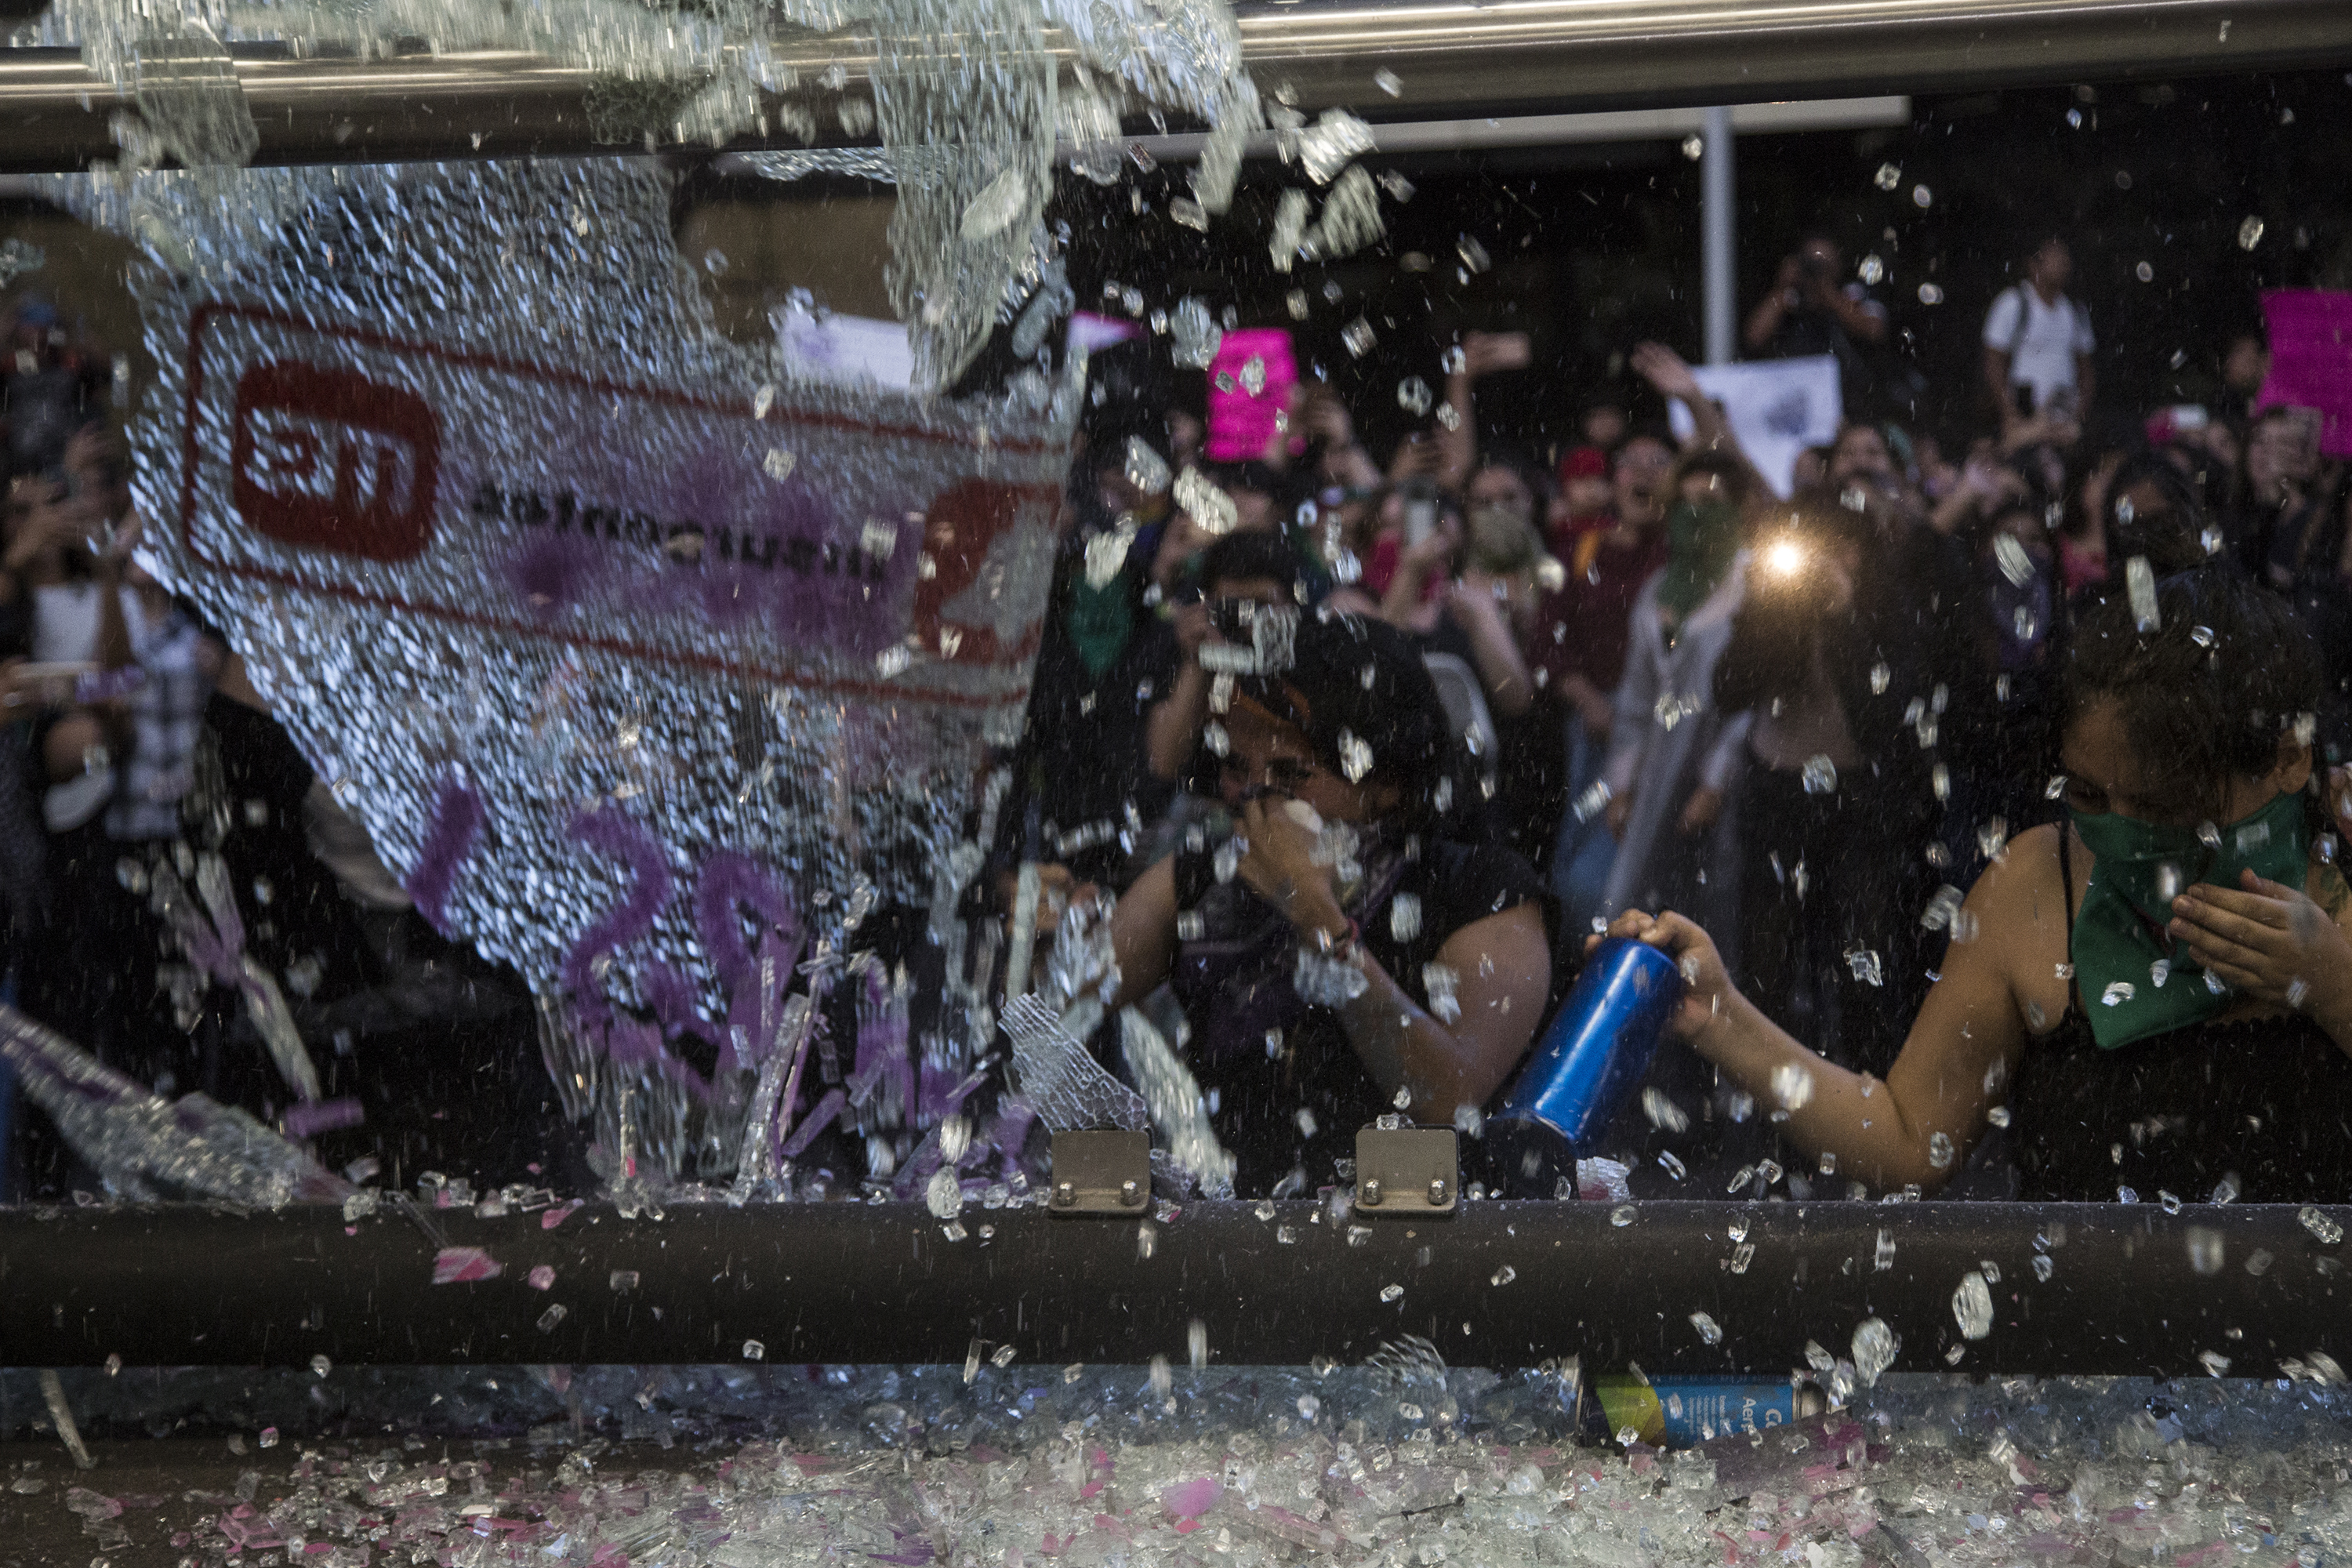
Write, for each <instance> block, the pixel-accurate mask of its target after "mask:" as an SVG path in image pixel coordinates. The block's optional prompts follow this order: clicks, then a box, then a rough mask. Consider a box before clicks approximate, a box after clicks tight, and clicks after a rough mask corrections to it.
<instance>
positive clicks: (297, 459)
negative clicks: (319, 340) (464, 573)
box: [230, 360, 441, 562]
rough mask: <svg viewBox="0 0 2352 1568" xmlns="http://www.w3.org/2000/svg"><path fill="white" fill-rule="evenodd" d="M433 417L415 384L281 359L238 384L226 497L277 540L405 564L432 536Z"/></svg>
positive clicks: (437, 455) (437, 458)
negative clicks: (411, 388) (407, 387)
mask: <svg viewBox="0 0 2352 1568" xmlns="http://www.w3.org/2000/svg"><path fill="white" fill-rule="evenodd" d="M440 465H441V422H440V420H439V419H438V418H436V417H435V416H434V413H433V409H432V406H431V405H428V404H427V403H426V402H425V400H424V399H423V398H421V397H419V396H417V395H415V393H413V392H404V391H402V390H401V389H400V388H398V387H393V386H384V385H383V384H379V383H376V382H373V381H370V380H369V379H368V378H367V377H365V376H363V375H361V374H357V373H356V372H353V371H348V370H322V369H320V368H319V367H318V366H316V365H310V364H303V363H299V362H294V361H286V360H279V361H274V362H272V363H266V364H257V365H255V366H254V367H253V368H252V369H250V370H248V371H247V372H246V373H245V374H244V375H242V376H240V377H239V378H238V380H237V384H236V435H235V437H233V440H232V443H231V450H230V471H231V474H232V476H233V479H232V482H231V492H230V493H231V495H232V496H233V498H234V499H235V500H236V510H237V511H238V513H239V514H240V515H242V516H243V517H244V519H245V520H246V521H247V522H248V523H250V524H252V526H253V527H254V528H255V529H257V530H258V531H260V532H261V533H262V534H264V535H266V536H267V537H268V538H270V539H274V540H276V541H278V542H279V543H281V544H291V545H294V546H295V547H297V548H299V549H303V550H331V551H334V552H338V553H340V554H344V555H357V556H361V557H362V558H364V559H366V560H369V561H384V562H396V561H408V560H413V559H414V558H415V557H416V556H418V555H420V554H422V553H424V551H425V545H426V544H427V543H429V542H431V541H432V538H433V493H434V486H435V483H436V479H438V478H439V473H440Z"/></svg>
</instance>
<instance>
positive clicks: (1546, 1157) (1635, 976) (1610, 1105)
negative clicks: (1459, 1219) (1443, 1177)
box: [1486, 937, 1683, 1197]
mask: <svg viewBox="0 0 2352 1568" xmlns="http://www.w3.org/2000/svg"><path fill="white" fill-rule="evenodd" d="M1682 997H1683V977H1682V975H1681V973H1680V972H1678V971H1677V970H1676V969H1675V961H1674V959H1673V958H1672V957H1671V956H1669V955H1668V954H1667V953H1665V952H1664V951H1662V950H1660V949H1658V948H1655V947H1652V946H1650V945H1649V944H1648V943H1646V942H1633V941H1629V940H1628V939H1626V938H1623V937H1611V938H1610V939H1609V940H1608V941H1606V942H1602V943H1601V945H1600V946H1599V947H1597V948H1595V949H1594V950H1593V952H1592V956H1591V958H1590V959H1588V960H1587V961H1586V962H1585V965H1584V973H1582V974H1580V975H1579V976H1577V981H1576V986H1575V988H1574V989H1573V990H1571V991H1570V993H1569V994H1568V1000H1567V1001H1565V1002H1563V1003H1561V1004H1560V1008H1559V1016H1557V1017H1555V1018H1554V1019H1553V1020H1552V1023H1551V1027H1550V1028H1549V1029H1548V1030H1546V1031H1545V1032H1544V1036H1543V1038H1542V1039H1541V1040H1540V1041H1538V1044H1537V1046H1536V1049H1535V1054H1534V1055H1533V1056H1532V1057H1530V1058H1528V1065H1527V1067H1526V1068H1524V1069H1522V1070H1521V1072H1520V1073H1519V1077H1518V1080H1517V1082H1516V1083H1514V1084H1513V1085H1512V1086H1511V1088H1510V1091H1509V1092H1508V1093H1507V1095H1505V1096H1504V1099H1503V1105H1502V1108H1501V1109H1500V1110H1497V1111H1496V1112H1495V1113H1494V1114H1493V1115H1492V1116H1489V1117H1488V1118H1487V1119H1486V1142H1487V1145H1488V1148H1489V1150H1490V1151H1491V1152H1492V1156H1493V1160H1494V1169H1495V1173H1496V1178H1497V1179H1498V1181H1499V1182H1500V1183H1501V1184H1503V1185H1504V1186H1505V1187H1506V1188H1507V1190H1508V1191H1509V1192H1511V1193H1513V1194H1516V1195H1517V1196H1521V1197H1550V1196H1553V1195H1555V1193H1556V1191H1557V1189H1558V1184H1559V1182H1561V1181H1563V1180H1565V1181H1567V1182H1569V1183H1570V1184H1573V1182H1574V1180H1575V1176H1576V1162H1577V1160H1578V1159H1579V1158H1580V1157H1581V1156H1589V1155H1590V1154H1591V1153H1592V1152H1593V1149H1592V1144H1593V1142H1594V1141H1595V1140H1596V1139H1598V1138H1599V1137H1600V1136H1601V1131H1602V1129H1604V1128H1606V1127H1607V1126H1608V1125H1609V1121H1610V1118H1612V1116H1614V1115H1615V1114H1616V1113H1617V1108H1618V1107H1619V1106H1620V1105H1622V1104H1623V1103H1624V1100H1625V1097H1626V1096H1627V1095H1628V1094H1630V1093H1632V1092H1633V1089H1634V1086H1636V1085H1637V1084H1639V1083H1640V1082H1641V1081H1642V1079H1643V1077H1644V1076H1645V1075H1647V1073H1648V1072H1649V1070H1650V1063H1651V1061H1652V1060H1653V1059H1654V1058H1656V1056H1657V1054H1658V1044H1659V1042H1660V1041H1661V1040H1663V1039H1664V1038H1665V1034H1666V1025H1667V1022H1668V1020H1670V1019H1671V1018H1673V1016H1674V1015H1675V1008H1676V1007H1677V1006H1679V1005H1681V1003H1682ZM1571 1190H1572V1187H1571Z"/></svg>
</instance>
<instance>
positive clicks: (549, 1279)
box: [523, 1263, 555, 1290]
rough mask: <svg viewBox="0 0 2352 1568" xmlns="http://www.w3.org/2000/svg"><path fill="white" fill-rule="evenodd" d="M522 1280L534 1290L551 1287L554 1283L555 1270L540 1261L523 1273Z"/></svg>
mask: <svg viewBox="0 0 2352 1568" xmlns="http://www.w3.org/2000/svg"><path fill="white" fill-rule="evenodd" d="M523 1280H524V1282H525V1283H527V1284H528V1285H530V1288H531V1289H534V1290H546V1289H552V1288H553V1287H554V1284H555V1270H554V1269H553V1268H550V1267H549V1266H548V1265H546V1264H544V1263H542V1264H541V1265H540V1266H539V1267H538V1268H534V1269H532V1270H531V1271H530V1273H528V1274H526V1275H524V1276H523Z"/></svg>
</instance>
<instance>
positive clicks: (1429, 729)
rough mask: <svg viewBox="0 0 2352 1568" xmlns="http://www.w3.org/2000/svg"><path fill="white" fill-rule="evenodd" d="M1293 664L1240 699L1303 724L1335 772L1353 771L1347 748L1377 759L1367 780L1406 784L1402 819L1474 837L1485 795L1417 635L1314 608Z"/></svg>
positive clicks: (1254, 683)
mask: <svg viewBox="0 0 2352 1568" xmlns="http://www.w3.org/2000/svg"><path fill="white" fill-rule="evenodd" d="M1291 657H1292V663H1291V666H1290V668H1287V669H1286V670H1284V671H1282V672H1281V673H1280V674H1276V675H1245V676H1243V677H1242V678H1241V679H1240V680H1239V682H1238V684H1237V687H1236V690H1237V693H1238V694H1239V695H1242V696H1245V697H1247V698H1249V699H1250V700H1252V701H1254V702H1255V703H1257V704H1258V705H1259V706H1261V707H1263V708H1265V710H1268V711H1269V712H1271V713H1273V714H1274V715H1275V716H1276V718H1278V719H1281V720H1283V721H1285V722H1286V723H1290V724H1292V725H1294V726H1296V727H1297V730H1298V731H1299V732H1300V733H1301V734H1303V735H1305V736H1306V737H1307V744H1308V746H1310V747H1311V748H1313V750H1314V752H1315V755H1316V757H1317V759H1318V760H1319V761H1320V762H1321V763H1323V765H1324V766H1326V767H1328V768H1330V769H1331V770H1332V771H1334V772H1336V773H1347V772H1348V770H1349V757H1348V755H1347V752H1348V746H1347V742H1348V741H1349V740H1350V739H1352V740H1354V741H1359V742H1362V743H1363V745H1364V746H1365V747H1366V748H1368V749H1369V750H1370V753H1371V768H1370V773H1367V774H1366V775H1365V776H1366V777H1367V778H1369V779H1373V780H1379V781H1381V782H1385V783H1389V784H1394V785H1395V786H1396V787H1397V790H1398V792H1399V794H1400V795H1401V797H1402V798H1401V800H1400V803H1399V806H1398V811H1399V815H1400V816H1402V819H1403V820H1404V821H1405V822H1406V823H1407V824H1408V825H1409V826H1412V827H1413V828H1414V829H1415V830H1416V831H1420V830H1427V829H1436V830H1438V831H1440V832H1442V833H1444V836H1446V837H1465V836H1466V835H1467V834H1469V833H1470V832H1472V831H1474V830H1475V825H1476V824H1477V822H1478V821H1479V819H1480V816H1481V813H1480V811H1479V809H1478V808H1479V806H1480V805H1483V798H1484V797H1483V792H1481V791H1480V790H1479V789H1478V788H1477V785H1476V783H1475V775H1474V774H1473V773H1471V772H1470V768H1469V763H1470V757H1469V752H1468V748H1467V747H1466V746H1465V744H1464V743H1463V741H1462V738H1461V737H1460V736H1458V735H1456V734H1454V726H1453V723H1452V721H1450V720H1449V719H1448V718H1447V717H1446V713H1445V706H1444V703H1443V702H1442V701H1441V700H1439V698H1438V695H1437V686H1436V683H1435V682H1434V681H1433V680H1432V679H1430V674H1429V668H1428V666H1426V665H1424V664H1423V662H1422V660H1421V655H1420V654H1419V652H1418V651H1416V650H1415V648H1414V647H1413V645H1412V640H1411V639H1410V638H1408V637H1406V636H1405V635H1404V634H1403V633H1402V632H1401V631H1399V630H1397V629H1396V627H1394V626H1391V625H1389V624H1388V623H1387V622H1386V621H1382V620H1376V619H1373V618H1371V617H1369V616H1347V615H1340V614H1338V613H1336V612H1333V611H1329V610H1321V611H1318V610H1309V611H1307V612H1306V613H1304V614H1302V615H1301V616H1299V618H1298V629H1297V635H1296V636H1295V637H1293V639H1292V643H1291Z"/></svg>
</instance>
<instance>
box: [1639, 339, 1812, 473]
mask: <svg viewBox="0 0 2352 1568" xmlns="http://www.w3.org/2000/svg"><path fill="white" fill-rule="evenodd" d="M1691 374H1692V375H1693V376H1695V377H1696V378H1697V381H1698V384H1699V390H1700V391H1702V392H1704V393H1706V395H1707V396H1708V397H1710V398H1712V399H1714V400H1715V402H1716V403H1717V404H1719V405H1721V406H1722V408H1723V416H1724V419H1725V420H1726V422H1727V423H1728V424H1729V425H1730V426H1731V433H1732V435H1733V436H1735V437H1738V441H1739V447H1740V450H1742V451H1744V452H1746V453H1747V454H1748V461H1749V462H1751V463H1753V464H1755V465H1756V471H1757V472H1758V473H1759V474H1761V475H1763V476H1764V482H1765V483H1767V484H1769V485H1770V486H1771V487H1772V490H1773V493H1774V494H1776V495H1779V496H1780V497H1783V498H1784V499H1785V498H1786V497H1787V495H1788V494H1789V492H1790V489H1793V488H1794V485H1795V474H1796V468H1797V458H1798V456H1799V455H1800V454H1801V453H1802V452H1803V451H1804V450H1805V448H1806V447H1826V446H1828V445H1829V444H1830V443H1831V442H1832V441H1835V440H1836V439H1837V433H1838V426H1840V425H1841V424H1842V423H1843V420H1844V417H1845V405H1844V400H1843V395H1841V393H1840V391H1839V387H1838V363H1837V359H1836V357H1835V356H1834V355H1832V354H1811V355H1808V356H1806V357H1804V358H1802V359H1775V360H1759V361H1757V362H1755V363H1749V364H1711V365H1702V366H1697V367H1695V368H1694V369H1693V370H1692V371H1691ZM1666 417H1667V420H1668V422H1669V423H1670V424H1671V425H1672V426H1673V427H1674V432H1675V437H1676V438H1677V439H1679V440H1688V439H1689V438H1690V435H1691V432H1692V430H1693V429H1694V428H1695V427H1696V426H1694V425H1693V423H1692V421H1691V414H1690V410H1689V409H1687V408H1685V407H1684V406H1683V405H1682V402H1681V400H1680V399H1674V400H1672V401H1670V402H1668V404H1667V405H1666Z"/></svg>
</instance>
